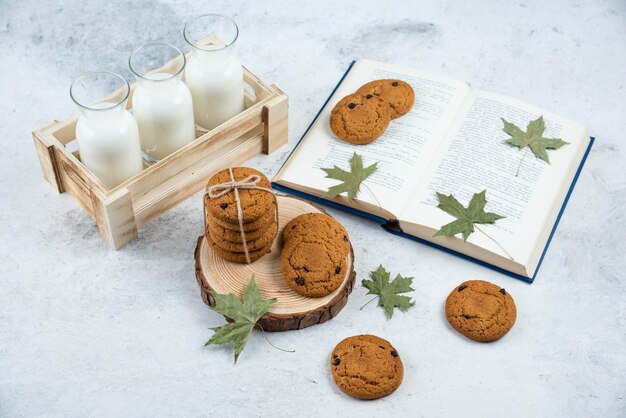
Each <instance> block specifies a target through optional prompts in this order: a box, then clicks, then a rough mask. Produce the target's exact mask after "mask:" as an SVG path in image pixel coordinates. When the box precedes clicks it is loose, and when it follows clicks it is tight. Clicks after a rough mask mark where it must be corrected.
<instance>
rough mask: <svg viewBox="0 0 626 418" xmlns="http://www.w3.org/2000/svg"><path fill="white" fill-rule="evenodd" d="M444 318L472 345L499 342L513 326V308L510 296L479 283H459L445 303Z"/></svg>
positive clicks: (493, 285)
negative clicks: (473, 343) (474, 343)
mask: <svg viewBox="0 0 626 418" xmlns="http://www.w3.org/2000/svg"><path fill="white" fill-rule="evenodd" d="M446 318H447V319H448V322H449V323H450V325H452V327H453V328H454V329H455V330H457V331H458V332H460V333H461V334H463V335H465V336H466V337H468V338H471V339H472V340H475V341H482V342H489V341H495V340H497V339H500V338H502V337H503V336H504V335H505V334H506V333H507V332H509V330H510V329H511V328H512V327H513V324H515V319H516V318H517V308H516V307H515V302H514V301H513V298H512V297H511V295H510V294H509V293H508V292H507V291H506V290H505V289H503V288H501V287H500V286H497V285H495V284H493V283H489V282H486V281H483V280H470V281H467V282H463V283H461V284H460V285H459V286H457V287H456V288H455V289H454V290H453V291H452V292H451V293H450V295H449V296H448V299H447V300H446Z"/></svg>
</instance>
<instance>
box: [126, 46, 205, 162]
mask: <svg viewBox="0 0 626 418" xmlns="http://www.w3.org/2000/svg"><path fill="white" fill-rule="evenodd" d="M170 61H173V62H172V63H171V64H170V65H168V66H167V68H161V69H158V68H160V67H162V66H163V65H165V64H166V63H168V62H170ZM128 64H129V66H130V69H131V71H132V72H133V74H134V75H135V77H136V78H137V88H136V89H135V92H134V93H133V113H134V115H135V120H136V121H137V125H138V126H139V137H140V139H141V149H142V150H143V153H144V159H146V161H148V162H149V163H154V162H156V161H158V160H161V159H163V158H165V157H167V156H168V155H170V154H171V153H173V152H174V151H176V150H177V149H179V148H182V147H184V146H185V145H187V144H188V143H190V142H191V141H193V140H195V139H196V130H195V124H194V117H193V105H192V101H191V93H189V89H188V88H187V86H186V85H185V83H183V82H182V81H181V78H182V74H183V70H184V69H185V56H184V54H183V53H182V52H181V51H180V49H178V48H176V47H175V46H174V45H170V44H164V43H159V44H150V45H144V46H142V47H141V48H139V49H137V50H135V51H134V52H133V53H132V54H131V56H130V59H129V61H128ZM157 69H158V70H157Z"/></svg>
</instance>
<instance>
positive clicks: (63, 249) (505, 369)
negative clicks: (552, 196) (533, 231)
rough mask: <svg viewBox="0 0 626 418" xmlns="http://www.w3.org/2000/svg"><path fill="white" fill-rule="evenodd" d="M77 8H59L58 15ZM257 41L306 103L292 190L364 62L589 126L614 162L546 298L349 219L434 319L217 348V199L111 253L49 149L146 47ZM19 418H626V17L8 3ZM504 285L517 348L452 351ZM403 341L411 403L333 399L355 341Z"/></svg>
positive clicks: (5, 79) (260, 64) (593, 174)
mask: <svg viewBox="0 0 626 418" xmlns="http://www.w3.org/2000/svg"><path fill="white" fill-rule="evenodd" d="M54 3H56V4H54ZM207 11H219V12H222V13H224V14H227V15H231V16H233V17H234V18H235V19H236V20H237V21H238V22H239V24H240V27H241V38H240V49H239V55H240V56H241V58H242V61H243V62H245V64H246V65H247V66H248V67H249V68H251V69H252V70H253V71H254V72H256V73H257V74H259V75H260V76H261V78H263V79H264V80H267V81H269V82H275V83H276V84H278V85H279V86H280V87H281V88H283V89H284V90H285V91H286V92H287V93H288V94H289V95H290V98H291V109H290V135H289V139H290V141H289V147H286V148H284V149H282V150H281V151H280V152H277V153H276V154H274V155H271V156H260V157H258V158H255V159H254V160H252V161H250V163H249V164H250V165H252V166H255V167H258V168H260V169H262V170H264V171H265V172H267V173H268V174H274V173H275V172H276V171H277V169H278V168H279V166H280V164H281V162H282V161H283V160H284V159H285V158H286V156H287V155H288V153H289V151H290V149H291V148H292V147H293V146H294V145H295V143H296V141H297V140H298V138H299V137H300V135H301V134H302V133H303V131H304V129H305V128H306V126H307V124H308V123H309V122H310V120H311V119H312V117H313V116H314V115H315V113H316V112H317V110H318V109H319V107H320V105H321V104H322V103H323V101H324V100H325V98H326V96H327V95H328V93H329V92H330V90H331V88H332V87H333V86H334V84H335V83H336V82H337V80H338V78H339V77H340V75H341V74H342V73H343V71H344V70H345V68H346V67H347V65H348V64H349V62H350V61H351V60H352V59H354V58H365V57H367V58H372V59H378V60H383V61H389V62H395V63H398V64H405V65H410V66H415V67H421V68H424V69H428V70H433V71H436V72H439V73H442V74H446V75H450V76H453V77H457V78H460V79H463V80H468V81H470V82H471V83H472V84H473V85H474V86H475V87H480V88H486V89H490V90H494V91H498V92H501V93H505V94H509V95H511V96H515V97H518V98H520V99H523V100H526V101H529V102H531V103H534V104H537V105H539V106H543V107H545V108H548V109H550V110H553V111H554V112H557V113H560V114H563V115H566V116H569V117H571V118H573V119H576V120H579V121H581V122H583V123H586V124H588V126H589V127H590V129H591V132H592V133H593V134H594V135H595V136H597V138H598V139H597V142H596V145H595V147H594V149H593V151H592V153H591V155H590V157H589V160H588V162H587V165H586V167H585V169H584V171H583V173H582V175H581V177H580V180H579V183H578V185H577V187H576V190H575V191H574V193H573V195H572V198H571V200H570V203H569V206H568V208H567V211H566V213H565V216H564V218H563V220H562V222H561V225H560V227H559V229H558V232H557V234H556V236H555V238H554V240H553V243H552V246H551V248H550V250H549V251H548V254H547V256H546V259H545V261H544V265H543V267H542V269H541V272H540V275H539V278H538V280H537V281H536V282H535V284H533V285H528V284H526V283H523V282H521V281H517V280H514V279H511V278H508V277H505V276H503V275H501V274H498V273H496V272H493V271H491V270H488V269H486V268H483V267H480V266H478V265H476V264H473V263H470V262H467V261H464V260H462V259H459V258H456V257H454V256H451V255H448V254H445V253H443V252H440V251H437V250H434V249H431V248H429V247H426V246H424V245H420V244H417V243H414V242H410V241H408V240H405V239H402V238H397V237H394V236H392V235H390V234H387V233H385V232H383V231H382V230H381V229H380V228H379V227H378V226H377V225H375V224H374V223H371V222H368V221H365V220H363V219H359V218H357V217H354V216H351V215H347V214H345V213H341V212H338V211H334V210H332V211H331V213H332V214H333V215H335V216H337V217H338V218H339V219H340V220H341V221H342V222H343V223H344V224H345V225H346V227H347V228H348V230H349V232H350V234H351V236H352V239H353V243H354V245H355V250H356V259H357V264H356V268H357V271H358V278H357V280H360V279H363V278H365V277H366V276H367V273H368V272H369V271H370V270H373V269H374V268H375V267H377V266H378V264H379V263H383V264H385V265H387V266H389V267H391V268H392V270H393V272H394V273H395V272H401V273H403V274H405V275H412V276H415V283H416V287H417V291H416V292H415V300H416V306H415V308H413V309H412V310H410V311H409V312H408V313H406V314H401V313H398V314H396V317H394V319H393V320H391V321H387V320H386V319H385V317H384V314H383V312H382V311H380V310H379V309H377V308H375V307H374V306H373V305H369V306H368V307H367V308H365V309H364V310H362V311H360V310H359V307H360V306H361V305H362V304H363V303H364V302H365V301H367V300H368V299H369V298H368V296H366V295H365V293H366V292H365V290H364V289H363V288H362V287H360V286H356V287H355V289H354V292H353V293H352V296H351V298H350V302H349V303H348V306H347V307H346V308H345V310H344V311H343V312H342V313H341V314H340V315H339V316H338V317H337V318H335V319H334V320H332V321H330V322H328V323H326V324H324V325H321V326H316V327H313V328H309V329H306V330H302V331H297V332H287V333H282V334H275V335H271V338H272V340H273V342H274V343H275V344H276V345H278V346H281V347H286V348H293V349H295V350H296V353H295V354H286V353H283V352H280V351H276V350H274V349H272V348H271V347H270V346H269V345H268V344H267V343H266V342H265V341H264V340H263V338H262V336H261V335H260V334H259V333H257V332H255V333H254V334H253V335H252V337H251V338H250V342H249V344H248V347H247V348H246V350H245V351H244V353H243V354H242V356H241V358H240V361H239V364H238V365H237V366H233V364H232V350H231V349H229V348H219V347H212V348H204V347H203V344H204V342H205V341H206V340H207V339H208V338H209V336H210V335H211V332H210V331H209V330H208V329H207V328H208V327H214V326H219V325H220V324H222V323H223V319H222V317H220V316H219V315H217V314H215V313H213V312H211V311H209V310H208V309H207V307H206V306H205V305H204V304H203V303H202V301H201V299H200V297H199V294H198V289H197V285H196V283H195V278H194V268H193V250H194V246H195V243H196V237H197V236H198V235H199V234H200V233H201V225H202V219H201V200H200V196H199V195H196V196H194V197H193V198H191V199H189V200H188V201H187V202H185V203H183V204H182V205H180V206H179V207H177V208H176V209H174V210H172V211H170V212H169V213H167V214H165V215H163V216H161V217H160V218H158V219H156V220H154V221H152V222H151V223H149V224H148V225H147V226H146V227H145V228H143V229H142V230H141V231H140V233H141V238H140V239H138V240H136V241H134V242H132V243H131V244H130V245H128V246H127V247H125V248H124V249H123V250H121V251H119V252H114V251H111V250H109V248H108V247H107V245H106V244H105V242H104V241H103V240H102V239H101V238H100V236H99V234H98V231H97V228H96V226H95V224H94V222H93V221H92V219H90V218H89V217H88V216H87V215H86V214H85V213H83V212H82V211H81V210H80V209H79V207H78V205H77V204H76V203H75V202H74V201H73V200H72V199H71V198H70V197H68V196H66V195H61V196H59V195H57V194H56V193H55V191H54V190H53V189H52V188H51V187H50V186H48V185H47V184H46V183H44V181H43V179H42V178H41V175H40V171H39V167H38V165H37V160H36V156H35V152H34V148H33V144H32V141H31V139H30V132H31V131H32V130H33V129H34V128H37V127H39V126H41V125H43V124H45V123H47V122H48V121H49V120H51V119H53V118H65V117H67V116H69V115H71V114H72V113H73V112H74V109H73V107H72V103H71V102H70V99H69V97H68V86H69V84H70V81H71V80H72V78H74V77H76V76H77V75H78V74H80V73H81V72H82V71H85V70H92V69H99V68H105V69H113V70H123V71H124V73H125V74H126V75H129V72H128V71H126V70H125V68H126V67H125V63H126V59H127V56H128V54H129V52H130V50H131V49H132V47H133V46H136V45H139V44H141V43H143V42H146V41H148V40H156V39H165V40H169V41H172V42H175V43H177V44H178V45H180V46H182V45H183V43H182V41H181V36H180V31H181V28H182V24H183V22H184V21H185V20H186V19H187V18H188V17H190V16H192V15H195V14H200V13H203V12H207ZM0 54H1V56H2V59H0V74H1V77H0V97H1V98H2V100H1V101H0V115H1V116H0V119H1V123H0V138H1V139H0V140H1V141H2V142H1V143H2V149H3V150H4V155H3V156H2V159H1V161H2V163H1V164H0V195H1V196H2V198H1V199H0V236H1V239H2V240H1V243H0V416H6V417H16V416H61V415H68V416H81V417H83V416H209V415H212V416H216V415H217V416H257V415H258V416H279V415H283V416H298V415H301V416H330V415H340V416H358V417H365V416H377V417H382V416H427V417H431V416H458V417H461V416H463V417H465V416H476V417H478V416H481V417H487V416H519V417H528V416H546V417H552V416H568V417H575V416H581V417H582V416H599V417H618V416H621V417H623V416H626V398H625V396H626V395H625V393H626V354H625V348H626V303H625V301H626V282H625V280H624V267H625V265H624V254H625V253H626V245H625V240H624V235H625V233H626V227H625V223H626V212H625V205H626V190H625V189H626V175H625V169H624V161H625V157H626V148H625V147H626V137H625V136H624V132H626V111H625V100H624V96H625V94H626V89H625V88H624V85H625V83H626V70H625V69H626V4H625V3H624V1H623V0H589V1H579V0H574V1H570V0H558V1H557V0H555V1H536V2H534V1H526V0H520V1H517V2H507V1H501V2H493V1H490V2H466V1H458V2H450V1H445V2H432V3H430V2H429V3H427V2H420V3H417V2H409V1H406V2H403V1H398V2H393V3H389V4H387V5H383V2H374V1H360V2H354V3H352V4H351V3H350V2H320V1H315V2H309V3H306V4H305V3H302V4H299V5H297V6H296V5H295V4H293V3H290V2H284V3H283V2H279V1H265V2H254V1H249V2H235V1H213V2H195V1H154V0H135V1H132V2H131V1H128V2H117V1H112V0H106V1H105V0H95V1H89V2H85V1H63V2H61V1H57V2H44V1H40V2H37V1H32V0H0ZM475 278H479V279H486V280H490V281H493V282H496V283H499V284H501V285H502V286H504V287H506V289H507V290H509V291H510V293H511V294H512V295H513V296H514V297H515V300H516V302H517V306H518V310H519V316H518V320H517V324H516V325H515V327H514V329H513V330H512V331H511V333H510V334H509V335H507V336H506V337H505V338H504V339H502V340H501V341H499V342H497V343H493V344H489V345H483V344H477V343H474V342H472V341H469V340H467V339H465V338H463V337H461V336H459V335H458V334H456V333H455V332H454V331H452V330H451V329H450V327H449V326H448V325H447V323H446V320H445V318H444V315H443V302H444V300H445V297H446V296H447V294H448V292H449V291H450V289H451V288H452V287H454V286H455V285H456V284H458V283H459V282H460V281H462V280H466V279H475ZM365 332H367V333H374V334H378V335H380V336H383V337H386V338H388V339H389V340H391V341H392V343H393V344H394V345H395V346H396V347H397V348H398V350H399V351H400V353H401V355H402V358H403V360H404V364H405V367H406V376H405V381H404V383H403V385H402V386H401V387H400V389H399V390H398V391H397V392H396V393H395V394H394V395H392V396H390V397H388V398H385V399H382V400H379V401H375V402H360V401H356V400H353V399H350V398H348V397H346V396H345V395H343V394H342V393H341V392H340V391H339V390H338V389H337V388H336V387H335V386H334V384H333V383H332V380H331V377H330V374H329V370H328V367H327V360H328V356H329V352H330V350H331V349H332V348H333V347H334V345H335V344H336V343H337V342H338V341H339V340H340V339H342V338H343V337H346V336H349V335H352V334H357V333H365Z"/></svg>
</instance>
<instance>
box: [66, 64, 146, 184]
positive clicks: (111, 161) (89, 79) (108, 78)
mask: <svg viewBox="0 0 626 418" xmlns="http://www.w3.org/2000/svg"><path fill="white" fill-rule="evenodd" d="M113 91H116V93H115V94H114V95H111V93H112V92H113ZM129 94H130V86H129V85H128V81H126V79H125V78H124V77H122V76H121V75H119V74H116V73H112V72H108V71H97V72H92V73H86V74H83V75H81V76H80V77H78V78H77V79H76V80H74V82H73V83H72V85H71V87H70V97H71V98H72V100H73V101H74V103H76V105H77V106H78V110H79V111H80V117H79V119H78V123H77V124H76V140H77V142H78V151H79V152H80V159H81V161H82V163H83V164H84V165H85V166H86V167H87V168H88V169H89V170H90V171H91V172H92V173H93V174H94V175H95V176H96V177H98V179H100V181H101V182H102V183H104V185H105V186H106V187H108V188H109V189H112V188H114V187H115V186H117V185H119V184H120V183H122V182H124V181H125V180H128V179H129V178H131V177H132V176H134V175H135V174H137V173H139V172H140V171H141V170H142V169H143V162H142V159H141V148H140V146H139V131H138V129H137V123H136V122H135V119H133V116H132V115H131V114H130V113H129V112H128V111H127V110H126V101H127V100H128V95H129ZM104 97H107V98H106V100H102V99H103V98H104Z"/></svg>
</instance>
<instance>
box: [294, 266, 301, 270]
mask: <svg viewBox="0 0 626 418" xmlns="http://www.w3.org/2000/svg"><path fill="white" fill-rule="evenodd" d="M293 269H294V270H302V267H301V266H294V267H293Z"/></svg>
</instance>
